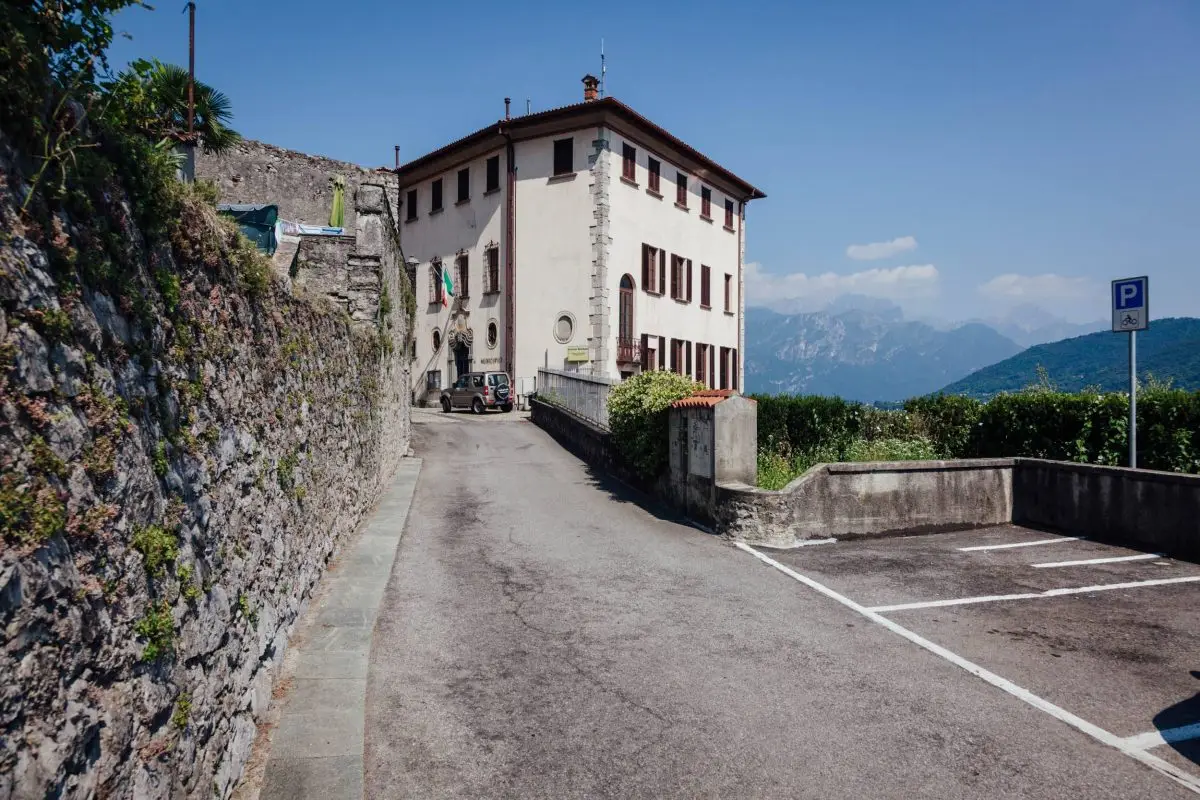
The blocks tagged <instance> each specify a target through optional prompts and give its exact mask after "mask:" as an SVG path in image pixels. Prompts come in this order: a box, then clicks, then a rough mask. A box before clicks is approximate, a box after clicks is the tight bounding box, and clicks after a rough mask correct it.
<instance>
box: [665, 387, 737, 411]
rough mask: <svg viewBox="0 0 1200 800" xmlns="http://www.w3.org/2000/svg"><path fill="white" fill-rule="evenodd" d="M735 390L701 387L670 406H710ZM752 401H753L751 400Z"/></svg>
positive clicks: (724, 398) (732, 393) (729, 395)
mask: <svg viewBox="0 0 1200 800" xmlns="http://www.w3.org/2000/svg"><path fill="white" fill-rule="evenodd" d="M735 394H737V392H735V391H734V390H732V389H701V390H700V391H698V392H696V393H695V394H694V395H692V396H691V397H685V398H683V399H682V400H676V401H675V402H674V403H671V408H712V407H713V406H715V405H716V404H717V403H719V402H721V401H722V400H727V399H729V398H730V397H733V396H734V395H735ZM752 402H753V401H752Z"/></svg>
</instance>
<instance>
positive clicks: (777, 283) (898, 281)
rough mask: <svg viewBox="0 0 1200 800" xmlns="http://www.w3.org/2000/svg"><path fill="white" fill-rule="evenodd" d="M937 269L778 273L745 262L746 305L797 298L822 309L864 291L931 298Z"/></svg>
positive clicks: (874, 294) (895, 297)
mask: <svg viewBox="0 0 1200 800" xmlns="http://www.w3.org/2000/svg"><path fill="white" fill-rule="evenodd" d="M939 277H940V276H939V275H938V270H937V267H935V266H934V265H933V264H919V265H912V266H906V267H891V268H875V269H868V270H863V271H861V272H851V273H849V274H846V275H841V274H838V273H836V272H825V273H822V274H820V275H808V274H806V273H803V272H793V273H791V274H789V275H776V274H774V273H771V272H764V271H763V269H762V265H760V264H757V263H749V264H747V265H746V304H747V305H758V306H761V305H773V304H776V303H778V302H779V301H781V300H798V301H801V304H802V306H803V307H804V308H814V309H815V308H820V307H822V306H824V305H825V304H826V303H828V302H829V301H831V300H833V299H835V298H837V297H840V296H841V295H844V294H862V295H867V296H869V297H882V298H886V299H888V300H893V301H896V302H899V301H901V300H912V299H914V298H921V297H930V296H932V295H934V294H936V293H937V290H938V279H939Z"/></svg>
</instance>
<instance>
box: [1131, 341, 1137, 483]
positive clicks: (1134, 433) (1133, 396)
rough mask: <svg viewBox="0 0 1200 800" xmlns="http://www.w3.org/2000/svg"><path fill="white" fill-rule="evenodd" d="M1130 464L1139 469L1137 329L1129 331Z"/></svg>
mask: <svg viewBox="0 0 1200 800" xmlns="http://www.w3.org/2000/svg"><path fill="white" fill-rule="evenodd" d="M1129 466H1130V467H1131V468H1132V469H1137V331H1130V332H1129Z"/></svg>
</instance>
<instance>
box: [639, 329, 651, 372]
mask: <svg viewBox="0 0 1200 800" xmlns="http://www.w3.org/2000/svg"><path fill="white" fill-rule="evenodd" d="M653 363H654V351H653V350H651V349H650V337H649V336H648V335H647V334H644V333H643V334H642V372H648V371H649V370H650V365H651V364H653Z"/></svg>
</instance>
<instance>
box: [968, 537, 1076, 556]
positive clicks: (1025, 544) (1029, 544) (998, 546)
mask: <svg viewBox="0 0 1200 800" xmlns="http://www.w3.org/2000/svg"><path fill="white" fill-rule="evenodd" d="M1084 538H1086V537H1083V536H1060V537H1058V538H1057V539H1038V540H1037V541H1036V542H1011V543H1009V544H981V545H976V546H975V547H960V548H958V549H959V551H960V552H963V553H973V552H975V551H976V550H1007V549H1009V548H1010V547H1034V546H1036V545H1039V544H1058V543H1059V542H1078V541H1081V540H1083V539H1084Z"/></svg>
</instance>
